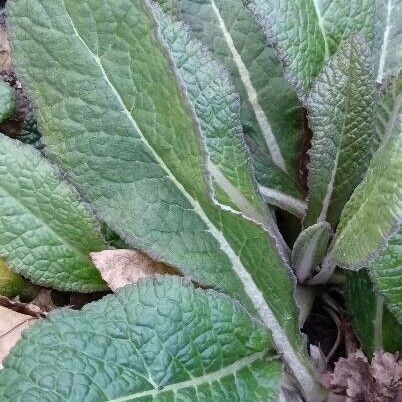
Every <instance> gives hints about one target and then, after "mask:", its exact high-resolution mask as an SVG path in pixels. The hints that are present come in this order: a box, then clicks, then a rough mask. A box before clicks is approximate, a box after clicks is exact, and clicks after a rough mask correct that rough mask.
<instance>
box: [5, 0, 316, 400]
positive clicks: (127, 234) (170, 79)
mask: <svg viewBox="0 0 402 402" xmlns="http://www.w3.org/2000/svg"><path fill="white" fill-rule="evenodd" d="M8 12H9V15H10V20H11V25H12V28H11V39H12V44H13V48H14V61H15V64H16V66H17V70H18V71H19V73H20V74H21V76H22V79H23V80H24V81H25V83H26V84H27V86H28V88H29V90H30V93H31V95H32V97H33V101H34V103H35V105H36V107H37V110H38V120H39V121H40V123H41V128H42V130H43V135H44V141H45V142H46V143H47V149H48V153H49V155H51V157H52V158H54V159H55V160H57V162H58V163H59V164H60V165H61V167H62V168H63V170H65V171H67V172H68V174H69V176H70V177H71V180H72V181H73V182H74V183H75V184H76V185H77V186H78V187H79V189H80V191H81V192H82V194H83V195H84V196H85V197H86V198H87V199H89V200H90V201H91V202H92V204H93V206H94V208H95V210H96V212H97V214H98V215H99V216H100V217H101V218H102V219H103V220H104V221H105V222H106V223H107V224H108V225H109V226H110V228H111V229H113V230H114V231H116V232H117V233H118V234H119V235H121V236H123V237H124V238H125V240H126V241H127V242H128V243H130V244H131V245H132V246H134V247H136V248H139V249H141V250H143V251H145V252H146V253H148V254H149V255H150V256H151V257H154V259H157V260H161V261H163V262H166V263H168V264H169V265H172V266H174V267H177V268H179V269H180V270H181V271H182V272H183V273H184V274H185V275H189V276H191V277H192V278H193V279H195V280H197V281H198V282H200V283H203V284H205V285H209V286H214V287H216V288H219V289H221V290H224V291H226V292H228V293H229V294H231V295H234V296H236V297H238V298H239V299H240V300H241V301H242V303H243V304H244V305H246V306H247V307H249V308H250V310H252V311H256V312H257V313H258V315H259V316H260V318H261V320H262V321H263V322H264V324H265V325H267V326H268V327H269V328H270V329H271V330H272V334H273V338H274V340H275V344H276V347H277V348H278V350H279V351H280V352H281V353H283V356H284V359H285V361H286V362H287V363H288V365H289V367H290V369H291V370H292V371H293V372H294V374H295V375H296V377H297V378H298V380H299V382H300V383H301V384H302V387H303V388H304V391H305V393H306V394H311V395H316V398H315V399H317V400H318V399H319V398H320V392H321V391H320V388H319V386H318V385H317V383H316V382H315V379H314V377H313V375H312V374H311V373H312V369H311V364H310V361H309V359H308V357H307V356H306V352H305V344H304V340H303V339H302V337H301V335H300V333H299V329H298V317H297V316H298V312H297V309H296V306H295V303H294V300H293V291H294V286H293V279H292V277H291V274H290V272H289V267H288V266H287V265H286V264H285V262H284V259H283V256H281V255H280V252H279V251H278V248H277V245H278V244H279V242H278V241H277V240H276V239H274V237H273V235H272V234H268V233H267V232H266V231H265V230H264V229H263V228H262V227H261V226H260V225H258V224H256V223H254V222H252V221H250V220H249V219H246V218H244V217H243V216H242V215H241V214H239V213H235V212H233V211H232V210H231V209H222V208H220V207H219V206H218V205H216V204H215V203H214V202H212V201H211V199H210V197H209V195H208V188H207V187H208V186H207V184H206V182H205V177H204V176H205V175H204V170H205V164H204V151H203V150H202V149H201V148H200V138H199V134H200V133H199V132H198V127H197V125H195V124H194V116H193V113H192V109H191V108H190V107H188V106H187V102H190V99H189V97H188V95H187V94H186V93H185V91H183V85H181V83H178V81H177V77H176V75H175V72H174V71H172V69H171V64H172V59H170V58H169V57H168V55H167V49H166V48H165V47H164V46H162V44H161V43H160V42H159V39H158V38H157V37H156V33H155V30H156V28H157V27H156V23H155V21H154V19H153V16H152V13H151V10H150V8H149V7H148V6H147V5H146V4H145V3H144V2H143V1H140V0H86V1H81V2H80V3H77V2H76V1H75V0H65V1H64V2H63V1H62V0H55V1H52V2H48V1H45V0H33V1H32V0H15V1H13V2H10V3H9V8H8ZM105 21H108V22H109V23H108V24H105ZM44 69H45V70H46V72H47V74H43V71H44Z"/></svg>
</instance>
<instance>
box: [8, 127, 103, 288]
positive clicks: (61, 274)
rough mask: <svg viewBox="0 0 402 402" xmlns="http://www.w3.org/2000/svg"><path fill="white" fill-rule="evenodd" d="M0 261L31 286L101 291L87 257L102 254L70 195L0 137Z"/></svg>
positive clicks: (34, 158) (36, 159)
mask: <svg viewBox="0 0 402 402" xmlns="http://www.w3.org/2000/svg"><path fill="white" fill-rule="evenodd" d="M0 198H1V201H0V256H1V257H2V258H4V260H5V261H6V262H7V264H8V265H9V267H10V268H12V269H13V271H15V272H18V273H20V274H21V275H23V276H26V277H28V278H29V279H30V280H31V281H32V282H34V283H36V284H39V285H44V286H51V287H54V288H57V289H62V290H75V291H81V292H89V291H95V290H101V289H105V288H106V285H105V283H104V282H103V280H102V278H101V276H100V274H99V273H98V271H97V270H96V269H95V267H94V266H93V265H92V263H91V261H90V258H89V253H90V252H91V251H99V250H102V249H104V248H105V246H106V245H105V243H104V241H103V240H102V238H101V236H100V234H99V231H98V228H97V227H96V225H95V224H94V222H93V220H92V218H91V216H90V215H89V213H88V211H87V210H86V209H85V207H84V205H83V203H82V202H81V201H80V199H79V198H78V195H77V192H76V191H74V190H73V189H72V188H71V187H70V186H69V185H68V184H67V183H66V182H65V181H63V179H62V177H61V173H60V172H58V171H57V170H56V169H54V168H53V167H52V166H51V165H50V164H49V163H48V162H47V161H46V160H45V159H44V158H43V157H42V156H41V155H40V154H39V153H38V152H37V151H36V150H35V149H32V148H31V147H30V146H27V145H23V144H21V143H19V142H17V141H14V140H10V139H9V138H8V137H6V136H4V135H2V134H0Z"/></svg>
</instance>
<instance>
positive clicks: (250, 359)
mask: <svg viewBox="0 0 402 402" xmlns="http://www.w3.org/2000/svg"><path fill="white" fill-rule="evenodd" d="M265 354H266V351H265V350H264V351H262V352H257V353H254V354H252V355H249V356H246V357H243V358H242V359H240V360H237V361H236V362H234V363H232V364H230V365H228V366H226V367H223V368H221V369H219V370H217V371H214V372H212V373H207V374H203V375H202V376H200V377H197V378H193V379H191V380H187V381H182V382H178V383H175V384H170V385H167V386H166V387H163V388H162V389H150V390H147V391H142V392H137V393H134V394H130V395H126V396H123V397H121V398H117V399H110V400H108V401H105V402H125V401H131V400H134V399H138V398H143V397H146V396H152V397H155V396H157V395H159V394H162V393H165V392H174V393H176V392H178V391H180V390H182V389H185V388H190V387H197V386H200V385H203V384H211V383H213V382H215V381H219V380H221V379H223V378H225V377H227V376H229V375H235V374H236V373H237V372H239V371H241V370H242V369H244V368H246V367H249V366H251V365H252V364H253V363H255V362H256V361H258V360H262V359H263V358H264V356H265ZM276 359H277V357H273V358H270V359H265V361H266V362H267V363H269V362H270V361H274V360H276Z"/></svg>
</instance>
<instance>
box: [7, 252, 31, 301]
mask: <svg viewBox="0 0 402 402" xmlns="http://www.w3.org/2000/svg"><path fill="white" fill-rule="evenodd" d="M28 286H29V285H28V282H27V281H25V280H24V278H22V277H21V276H20V275H18V274H16V273H15V272H13V271H11V269H10V268H9V267H8V266H7V264H6V263H5V262H4V261H2V260H1V259H0V295H1V296H6V297H15V296H17V295H19V294H21V293H22V292H24V289H25V288H26V287H28Z"/></svg>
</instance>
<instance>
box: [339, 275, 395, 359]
mask: <svg viewBox="0 0 402 402" xmlns="http://www.w3.org/2000/svg"><path fill="white" fill-rule="evenodd" d="M345 299H346V307H347V310H348V312H349V315H350V316H351V317H352V324H353V328H354V330H355V332H356V334H357V336H358V337H359V339H360V342H361V343H362V347H363V349H364V352H365V354H366V355H367V356H372V355H373V353H374V351H375V350H376V349H377V350H378V349H381V350H383V351H385V352H390V353H395V352H398V351H399V350H401V348H402V327H401V326H400V325H399V323H398V322H397V321H396V319H395V317H394V316H393V315H392V314H391V313H390V312H389V310H388V309H387V308H386V307H385V306H384V298H383V297H382V296H381V295H378V294H377V291H376V289H375V288H374V286H373V283H372V282H371V280H370V276H369V274H368V272H367V270H363V269H362V270H360V271H358V272H353V271H348V272H347V273H346V281H345Z"/></svg>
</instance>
